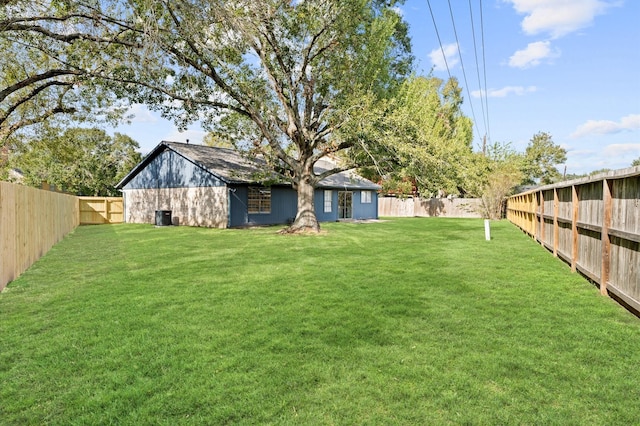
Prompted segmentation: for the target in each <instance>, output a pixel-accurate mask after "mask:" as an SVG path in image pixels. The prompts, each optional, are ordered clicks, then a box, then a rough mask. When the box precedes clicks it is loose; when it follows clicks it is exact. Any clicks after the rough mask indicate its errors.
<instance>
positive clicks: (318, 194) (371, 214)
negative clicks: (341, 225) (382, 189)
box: [314, 188, 378, 222]
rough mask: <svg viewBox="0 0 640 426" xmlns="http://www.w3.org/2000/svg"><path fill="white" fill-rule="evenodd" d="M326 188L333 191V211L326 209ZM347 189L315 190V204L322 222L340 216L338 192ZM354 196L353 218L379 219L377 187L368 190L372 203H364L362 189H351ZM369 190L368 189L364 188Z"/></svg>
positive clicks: (332, 220) (330, 220)
mask: <svg viewBox="0 0 640 426" xmlns="http://www.w3.org/2000/svg"><path fill="white" fill-rule="evenodd" d="M325 190H330V191H331V211H330V212H325V211H324V193H325ZM340 191H345V188H339V189H336V188H318V189H316V190H315V198H314V206H315V209H316V217H317V218H318V221H320V222H335V221H337V220H338V218H339V212H338V192H340ZM346 191H349V192H351V193H352V194H353V196H352V209H351V212H352V217H351V218H352V219H358V220H360V219H378V193H377V191H376V190H375V189H372V190H368V191H369V192H370V193H371V203H362V191H363V190H361V189H349V188H347V189H346ZM364 191H367V190H364Z"/></svg>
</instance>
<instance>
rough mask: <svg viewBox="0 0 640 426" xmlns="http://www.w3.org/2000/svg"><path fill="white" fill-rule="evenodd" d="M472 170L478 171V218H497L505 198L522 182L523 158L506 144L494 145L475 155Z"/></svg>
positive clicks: (501, 215) (502, 209)
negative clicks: (479, 216)
mask: <svg viewBox="0 0 640 426" xmlns="http://www.w3.org/2000/svg"><path fill="white" fill-rule="evenodd" d="M475 160H476V161H475V169H476V170H478V174H479V178H480V179H479V180H478V182H479V184H480V185H481V186H480V188H479V189H480V191H479V194H480V197H481V198H482V204H481V211H480V213H481V214H482V217H484V218H487V219H501V218H502V217H503V213H504V209H505V203H506V197H507V196H509V195H511V194H513V193H514V191H515V189H516V187H517V186H518V185H519V184H520V183H521V182H522V177H523V173H522V168H523V163H524V158H523V155H522V154H520V153H518V152H516V151H515V150H514V149H513V148H512V147H511V144H509V143H506V144H504V143H497V142H496V143H494V144H491V145H489V146H487V148H486V152H485V154H484V155H483V154H476V158H475Z"/></svg>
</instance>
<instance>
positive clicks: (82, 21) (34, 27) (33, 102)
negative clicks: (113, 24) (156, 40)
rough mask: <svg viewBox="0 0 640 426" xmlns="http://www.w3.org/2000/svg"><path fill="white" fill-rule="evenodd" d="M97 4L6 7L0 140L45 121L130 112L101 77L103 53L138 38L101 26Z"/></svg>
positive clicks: (18, 0) (13, 3)
mask: <svg viewBox="0 0 640 426" xmlns="http://www.w3.org/2000/svg"><path fill="white" fill-rule="evenodd" d="M94 18H95V5H94V6H90V4H89V3H87V5H86V6H85V7H84V9H82V8H80V7H79V6H76V5H75V3H74V2H65V1H48V0H28V1H27V0H9V1H6V2H3V8H2V9H0V47H1V48H2V51H3V52H5V55H3V59H2V60H0V145H2V144H3V143H4V142H6V141H7V139H8V138H9V137H11V136H12V135H14V134H16V132H18V133H22V134H23V135H24V134H27V136H28V135H29V134H34V132H33V131H32V132H30V133H29V132H28V130H30V129H33V128H34V126H38V125H41V124H44V123H49V124H50V125H52V124H53V123H52V122H53V121H57V122H58V125H61V124H64V123H67V124H68V123H69V122H76V123H77V122H80V121H87V120H94V121H95V120H97V119H101V120H104V119H111V120H116V119H118V118H120V117H121V116H122V113H123V112H124V107H123V105H119V103H118V101H117V99H116V97H115V96H114V94H113V93H112V92H111V91H110V90H109V88H108V87H106V86H105V85H103V84H100V83H104V81H103V80H101V79H100V76H104V75H108V74H109V73H106V72H105V70H106V69H108V68H109V66H110V64H109V63H108V62H106V61H103V60H102V58H106V57H107V56H105V55H102V53H101V52H104V51H108V50H109V49H111V50H113V49H112V48H111V46H113V45H121V44H126V45H128V46H133V45H134V43H131V42H130V41H127V40H126V38H125V37H122V33H120V34H117V33H114V32H113V31H112V28H106V27H105V26H103V25H98V24H97V22H96V20H95V19H94Z"/></svg>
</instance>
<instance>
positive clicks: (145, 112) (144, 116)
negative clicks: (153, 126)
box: [126, 104, 158, 123]
mask: <svg viewBox="0 0 640 426" xmlns="http://www.w3.org/2000/svg"><path fill="white" fill-rule="evenodd" d="M126 115H131V116H133V117H132V118H131V120H130V121H131V122H132V123H155V122H157V121H158V117H157V116H155V115H153V113H152V112H151V111H149V109H148V108H147V107H146V106H144V105H142V104H133V105H131V108H129V110H128V111H127V114H126Z"/></svg>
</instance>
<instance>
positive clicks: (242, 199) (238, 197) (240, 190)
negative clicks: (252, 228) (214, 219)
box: [229, 186, 298, 227]
mask: <svg viewBox="0 0 640 426" xmlns="http://www.w3.org/2000/svg"><path fill="white" fill-rule="evenodd" d="M229 199H230V200H231V219H230V221H229V226H232V227H235V226H248V225H274V224H282V223H288V222H291V221H293V219H294V218H295V217H296V210H297V204H298V194H297V193H296V191H294V190H293V189H292V188H287V187H281V186H272V187H271V212H270V213H255V214H254V213H252V214H249V213H248V208H247V187H246V186H234V187H233V188H231V189H230V197H229Z"/></svg>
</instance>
